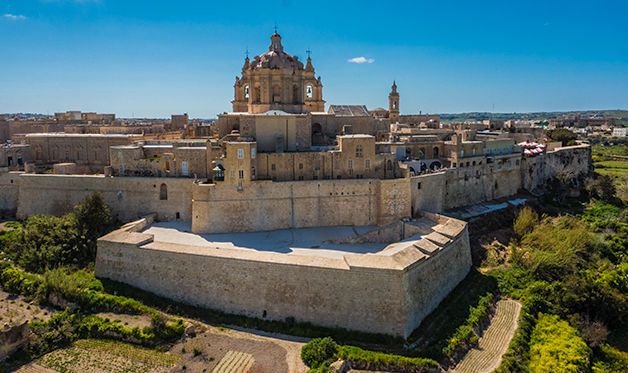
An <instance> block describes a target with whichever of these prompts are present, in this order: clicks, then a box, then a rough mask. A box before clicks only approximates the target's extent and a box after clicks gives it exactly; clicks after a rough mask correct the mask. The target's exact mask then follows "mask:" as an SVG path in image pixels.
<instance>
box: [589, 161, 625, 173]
mask: <svg viewBox="0 0 628 373" xmlns="http://www.w3.org/2000/svg"><path fill="white" fill-rule="evenodd" d="M593 166H594V167H595V171H596V172H597V173H598V174H600V175H608V176H612V177H622V176H626V175H628V159H627V160H626V161H602V162H595V163H594V164H593Z"/></svg>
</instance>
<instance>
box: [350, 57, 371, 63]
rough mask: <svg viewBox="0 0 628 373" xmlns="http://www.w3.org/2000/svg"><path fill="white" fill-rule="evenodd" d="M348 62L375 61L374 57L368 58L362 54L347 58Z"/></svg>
mask: <svg viewBox="0 0 628 373" xmlns="http://www.w3.org/2000/svg"><path fill="white" fill-rule="evenodd" d="M347 62H349V63H357V64H363V63H373V62H375V60H374V59H372V58H366V57H364V56H360V57H353V58H350V59H348V60H347Z"/></svg>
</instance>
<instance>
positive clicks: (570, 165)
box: [521, 145, 593, 193]
mask: <svg viewBox="0 0 628 373" xmlns="http://www.w3.org/2000/svg"><path fill="white" fill-rule="evenodd" d="M592 169H593V164H592V162H591V147H590V146H588V145H576V146H566V147H561V148H556V149H554V150H553V151H548V152H546V153H545V154H541V155H538V156H536V157H530V158H524V159H523V162H522V166H521V179H522V184H523V188H524V189H525V190H528V191H530V192H532V193H542V192H544V191H545V187H546V185H547V183H548V182H549V181H551V180H552V179H554V178H557V179H558V180H563V181H564V180H570V181H573V182H577V181H578V180H580V181H581V179H582V178H583V177H584V176H586V175H588V174H589V173H590V172H591V171H592ZM574 186H575V185H574Z"/></svg>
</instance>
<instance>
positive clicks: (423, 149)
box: [419, 148, 425, 159]
mask: <svg viewBox="0 0 628 373" xmlns="http://www.w3.org/2000/svg"><path fill="white" fill-rule="evenodd" d="M419 159H425V148H419Z"/></svg>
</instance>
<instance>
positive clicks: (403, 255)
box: [96, 218, 471, 337]
mask: <svg viewBox="0 0 628 373" xmlns="http://www.w3.org/2000/svg"><path fill="white" fill-rule="evenodd" d="M437 220H438V221H435V222H433V224H432V228H431V233H429V234H427V235H425V236H424V237H423V238H422V239H420V240H419V241H410V242H405V243H399V244H400V245H405V246H404V247H401V248H399V249H398V250H396V251H395V253H393V254H390V255H379V254H371V255H363V254H351V253H347V254H345V255H343V256H342V258H332V257H325V256H307V255H287V254H282V253H275V252H259V251H256V250H248V249H228V248H220V249H218V248H211V247H196V246H188V245H181V244H174V243H166V242H156V241H154V236H152V235H150V234H145V233H139V232H136V231H135V230H136V229H133V226H129V227H127V228H125V229H120V230H118V231H115V232H112V233H110V234H109V235H107V236H105V237H103V238H101V239H100V240H99V241H98V252H97V259H96V275H97V276H98V277H104V278H109V279H112V280H116V281H120V282H124V283H127V284H130V285H132V286H135V287H138V288H141V289H144V290H147V291H150V292H153V293H156V294H158V295H160V296H164V297H167V298H170V299H173V300H176V301H179V302H183V303H187V304H192V305H196V306H200V307H206V308H211V309H217V310H220V311H223V312H227V313H234V314H242V315H246V316H250V317H256V318H266V319H271V320H285V319H286V318H289V317H293V318H294V319H295V320H297V321H303V322H311V323H314V324H316V325H321V326H327V327H342V328H348V329H353V330H359V331H364V332H371V333H383V334H391V335H398V336H402V337H407V336H408V335H410V333H411V332H412V331H413V330H414V329H415V328H416V327H417V326H418V325H419V323H420V322H421V321H422V319H423V318H424V317H425V316H426V315H427V314H429V312H431V311H432V310H433V309H434V308H435V307H436V306H437V305H438V304H439V303H440V302H441V301H442V299H443V298H444V297H445V296H446V295H447V294H448V293H449V291H450V290H451V289H453V288H454V287H455V286H456V285H457V284H458V283H459V281H460V280H461V279H462V278H464V276H465V275H466V273H467V272H468V270H469V268H470V266H471V254H470V249H469V242H468V233H467V228H466V223H464V222H461V221H458V220H455V219H449V218H447V219H437Z"/></svg>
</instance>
